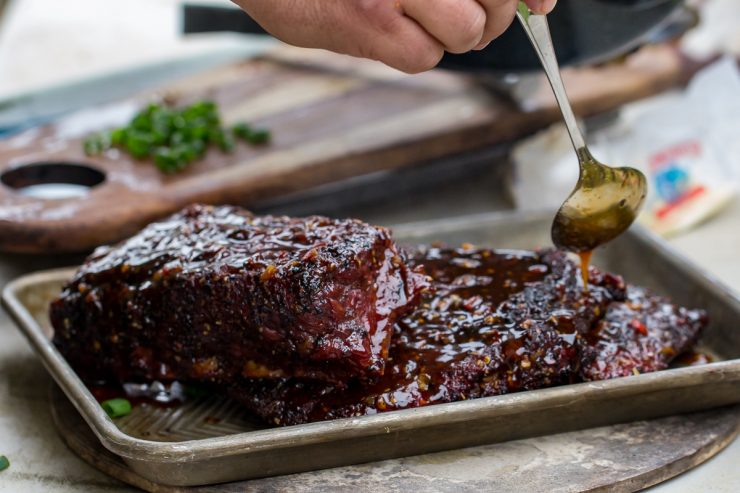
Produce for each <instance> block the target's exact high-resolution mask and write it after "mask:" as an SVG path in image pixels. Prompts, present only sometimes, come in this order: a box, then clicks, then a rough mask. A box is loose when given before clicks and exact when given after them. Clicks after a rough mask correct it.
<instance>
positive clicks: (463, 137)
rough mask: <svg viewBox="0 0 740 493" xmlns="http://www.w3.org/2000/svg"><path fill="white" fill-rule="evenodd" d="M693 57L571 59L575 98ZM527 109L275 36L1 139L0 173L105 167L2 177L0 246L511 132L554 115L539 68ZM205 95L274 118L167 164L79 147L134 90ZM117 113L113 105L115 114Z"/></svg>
mask: <svg viewBox="0 0 740 493" xmlns="http://www.w3.org/2000/svg"><path fill="white" fill-rule="evenodd" d="M693 70H694V68H693V67H692V65H691V64H690V63H688V62H687V61H686V60H684V59H683V58H682V57H681V55H680V54H679V53H678V52H676V51H675V50H674V49H673V47H671V46H669V45H663V46H653V47H647V48H644V49H643V50H641V51H640V52H638V53H637V54H635V55H633V56H632V57H630V58H628V59H627V60H625V61H623V62H621V63H618V64H613V65H608V66H604V67H600V68H585V69H572V70H568V71H566V72H565V75H564V78H565V82H566V84H567V86H568V89H569V91H570V94H571V97H572V99H573V102H574V106H575V109H576V111H577V112H578V113H580V114H581V115H591V114H595V113H599V112H604V111H607V110H611V109H613V108H616V107H618V106H619V105H621V104H624V103H625V102H628V101H632V100H635V99H638V98H642V97H645V96H649V95H651V94H655V93H657V92H660V91H662V90H664V89H665V88H667V87H670V86H672V85H675V84H679V83H682V82H684V81H685V80H687V78H688V76H689V75H690V74H691V73H692V72H693ZM532 94H533V96H532V98H530V100H529V103H528V105H527V108H526V109H520V108H518V107H517V106H516V105H514V104H513V103H512V102H510V101H509V100H507V99H506V98H504V97H501V96H497V95H496V94H494V92H493V91H490V90H487V89H486V88H485V87H484V85H482V84H480V83H479V81H478V80H476V79H474V78H472V76H466V75H460V74H453V73H448V72H443V71H432V72H429V73H425V74H422V75H418V76H408V75H405V74H401V73H399V72H396V71H393V70H391V69H388V68H385V67H383V66H381V65H379V64H375V63H373V62H368V61H362V60H356V59H351V58H349V57H343V56H339V55H331V54H327V53H325V52H319V51H309V50H298V49H289V48H282V49H279V50H277V51H275V52H274V53H272V54H270V55H269V56H266V57H263V58H260V59H255V60H249V61H244V62H241V63H236V64H232V65H228V66H224V67H221V68H218V69H215V70H211V71H208V72H205V73H201V74H198V75H196V76H193V77H190V78H187V79H184V80H181V81H179V82H177V83H174V84H170V85H169V86H167V87H164V88H161V89H159V90H156V91H152V92H151V93H147V94H143V95H139V96H137V97H135V98H132V99H130V100H127V101H123V102H120V103H118V104H117V105H112V106H109V107H106V108H100V109H90V110H87V111H86V112H84V113H83V114H80V115H72V116H71V117H68V118H65V119H64V120H62V121H60V122H58V123H55V124H53V125H48V126H45V127H41V128H36V129H32V130H30V131H27V132H25V133H23V134H20V135H17V136H15V137H13V138H11V139H8V140H5V141H1V142H0V175H2V174H3V173H5V172H6V171H8V170H10V169H15V168H19V167H24V166H27V165H29V164H33V163H80V164H83V165H85V166H89V167H92V168H94V169H97V170H99V171H101V172H102V173H104V174H105V179H104V181H103V182H102V183H101V184H99V185H97V186H95V187H93V188H91V189H90V191H89V193H87V194H86V195H84V196H82V197H75V198H66V199H56V200H49V199H40V198H36V197H31V196H28V195H25V194H23V193H20V192H19V190H16V189H13V188H11V187H9V186H6V185H0V250H3V251H13V252H32V253H52V252H74V251H85V250H88V249H91V248H92V247H94V246H96V245H99V244H102V243H106V242H112V241H115V240H118V239H121V238H123V237H126V236H128V235H131V234H133V233H134V232H135V231H137V230H138V229H140V228H141V227H142V226H143V225H145V224H146V223H148V222H150V221H152V220H154V219H157V218H159V217H162V216H163V215H166V214H169V213H171V212H173V211H175V210H177V209H179V208H181V207H183V206H184V205H186V204H188V203H192V202H207V203H234V204H242V205H247V206H248V205H249V204H252V203H254V202H255V201H257V200H265V199H271V198H275V197H279V196H282V195H285V194H289V193H292V192H296V191H301V190H306V189H309V188H312V187H315V186H318V185H322V184H326V183H330V182H335V181H338V180H342V179H346V178H349V177H355V176H358V175H363V174H367V173H370V172H375V171H378V170H386V169H397V168H402V167H407V166H413V165H417V164H420V163H424V162H428V161H430V160H434V159H440V158H445V157H449V156H455V155H459V154H460V153H463V152H467V151H471V150H475V149H481V148H484V147H486V146H492V145H495V144H501V143H505V142H511V141H513V140H515V139H517V138H520V137H522V136H524V135H527V134H530V133H532V132H534V131H536V130H538V129H540V128H543V127H545V126H547V125H548V124H550V123H552V122H554V121H556V120H557V119H558V118H559V115H558V112H557V111H556V108H555V106H554V102H553V100H552V97H551V96H550V94H549V89H547V86H546V84H545V82H544V79H543V78H541V79H539V80H538V81H537V82H536V84H535V86H534V92H533V93H532ZM164 96H166V97H167V98H168V99H172V100H174V101H176V102H178V103H183V104H184V103H187V102H191V101H194V100H198V99H203V98H209V99H212V100H215V101H216V102H217V103H219V104H220V105H221V108H222V113H223V116H224V119H225V121H226V123H230V122H235V121H239V120H246V121H249V122H252V123H255V124H258V125H260V126H264V127H267V128H269V129H271V130H272V133H273V142H272V143H271V144H270V145H268V146H264V147H250V146H247V145H245V144H240V145H239V146H238V148H237V149H236V151H235V152H233V153H230V154H224V153H222V152H220V151H218V150H210V151H209V152H208V153H207V155H206V157H205V158H204V159H203V160H202V161H200V162H198V163H196V164H194V165H192V166H191V167H189V168H188V169H187V170H186V171H184V172H182V173H179V174H177V175H174V176H168V175H163V174H161V173H160V172H159V171H158V170H157V169H155V167H154V166H152V164H151V163H149V162H138V161H136V160H133V159H132V158H130V157H129V156H128V155H126V154H122V153H119V152H117V151H115V150H114V151H110V152H108V153H107V154H106V155H104V156H101V157H94V158H89V157H87V156H85V155H84V153H83V150H82V145H81V140H82V139H83V138H84V137H85V135H86V134H87V133H88V132H89V131H90V130H91V129H95V128H101V127H102V128H105V127H107V126H110V125H111V121H113V120H115V118H113V119H111V117H110V115H111V114H115V115H119V117H120V116H121V115H124V116H125V115H126V114H127V112H128V113H130V112H132V111H133V110H135V109H136V108H137V107H138V106H139V105H141V104H144V103H145V102H146V101H150V100H152V99H156V98H158V97H164ZM119 120H120V118H119Z"/></svg>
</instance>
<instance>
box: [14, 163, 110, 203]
mask: <svg viewBox="0 0 740 493" xmlns="http://www.w3.org/2000/svg"><path fill="white" fill-rule="evenodd" d="M0 181H2V182H3V184H4V185H5V186H7V187H10V188H12V189H15V190H16V191H17V192H18V193H19V194H21V195H25V196H27V197H35V198H39V199H47V200H53V199H66V198H71V197H82V196H84V195H87V193H88V192H89V191H90V189H91V188H92V187H94V186H97V185H100V184H101V183H103V181H105V173H103V172H102V171H99V170H97V169H95V168H92V167H90V166H87V165H84V164H77V163H64V162H52V163H31V164H26V165H23V166H19V167H17V168H13V169H9V170H7V171H5V172H4V173H3V174H2V176H0Z"/></svg>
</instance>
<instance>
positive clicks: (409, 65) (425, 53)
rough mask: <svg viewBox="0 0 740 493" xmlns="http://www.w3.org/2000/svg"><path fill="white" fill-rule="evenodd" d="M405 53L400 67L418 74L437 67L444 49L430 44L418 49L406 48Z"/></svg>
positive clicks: (410, 72)
mask: <svg viewBox="0 0 740 493" xmlns="http://www.w3.org/2000/svg"><path fill="white" fill-rule="evenodd" d="M404 53H405V55H404V57H403V59H402V60H401V67H399V68H400V69H401V70H403V71H404V72H407V73H409V74H418V73H420V72H426V71H427V70H430V69H433V68H434V67H436V66H437V64H438V63H439V61H440V60H441V59H442V56H443V55H444V50H443V49H442V47H440V46H435V45H432V44H430V45H428V46H424V47H420V48H419V49H416V50H405V52H404Z"/></svg>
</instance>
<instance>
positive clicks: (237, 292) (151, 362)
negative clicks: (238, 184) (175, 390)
mask: <svg viewBox="0 0 740 493" xmlns="http://www.w3.org/2000/svg"><path fill="white" fill-rule="evenodd" d="M425 285H426V279H425V276H423V275H422V274H418V273H415V272H413V271H411V270H409V269H408V268H407V267H406V265H405V263H404V262H403V261H402V259H401V258H400V257H399V255H398V252H397V250H396V246H395V245H394V243H393V241H392V240H391V237H390V234H389V232H388V230H386V229H384V228H379V227H373V226H370V225H368V224H365V223H363V222H360V221H358V220H332V219H328V218H325V217H318V216H314V217H307V218H300V219H296V218H288V217H274V216H264V217H256V216H253V215H251V214H250V213H248V212H246V211H244V210H242V209H239V208H235V207H228V206H222V207H209V206H200V205H196V206H190V207H189V208H187V209H185V210H184V211H182V212H180V213H178V214H176V215H174V216H172V217H170V218H169V219H167V220H164V221H162V222H158V223H153V224H151V225H149V226H148V227H146V228H145V229H144V230H143V231H141V232H140V233H139V234H137V235H136V236H134V237H132V238H130V239H129V240H127V241H124V242H122V243H120V244H118V245H116V246H113V247H103V248H100V249H98V250H97V251H96V252H95V253H94V254H93V255H92V256H91V257H89V258H88V259H87V261H86V262H85V263H84V265H83V266H82V267H81V269H80V270H79V271H78V272H77V274H76V275H75V277H74V279H73V280H72V281H70V282H69V283H68V284H67V285H66V286H65V288H64V290H63V292H62V294H61V295H60V297H59V298H58V299H57V300H56V301H55V302H53V303H52V306H51V311H50V316H51V321H52V325H53V327H54V331H55V332H54V344H56V346H57V347H58V348H59V350H60V351H61V352H62V354H63V355H64V356H65V357H66V358H67V360H68V361H69V362H70V363H71V365H72V366H73V367H74V368H75V370H76V371H77V372H78V373H79V374H80V375H81V376H82V377H83V378H85V379H86V380H91V379H92V380H101V379H108V380H114V381H119V382H127V381H146V380H165V381H170V380H175V379H180V380H184V381H200V382H216V383H225V382H231V381H232V380H234V379H235V378H237V377H252V378H277V377H287V376H297V377H306V378H312V379H318V380H324V381H343V380H346V379H347V378H350V377H362V378H372V377H377V376H379V375H381V374H382V373H383V370H384V367H385V360H386V356H387V351H388V347H389V343H390V336H391V333H392V327H393V324H394V322H395V320H396V318H397V316H398V315H399V314H400V313H402V312H403V311H404V310H407V309H410V308H412V307H413V306H414V305H415V304H416V303H418V297H419V295H420V292H421V290H422V289H423V288H424V287H425Z"/></svg>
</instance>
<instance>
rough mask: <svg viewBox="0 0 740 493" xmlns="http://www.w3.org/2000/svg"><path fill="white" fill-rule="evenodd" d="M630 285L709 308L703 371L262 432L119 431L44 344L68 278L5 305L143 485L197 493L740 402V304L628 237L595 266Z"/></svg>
mask: <svg viewBox="0 0 740 493" xmlns="http://www.w3.org/2000/svg"><path fill="white" fill-rule="evenodd" d="M551 219H552V214H551V213H546V214H511V213H509V214H488V215H481V216H474V217H470V216H468V217H463V218H458V219H448V220H439V221H433V222H424V223H416V224H409V225H403V226H399V227H396V228H394V230H395V236H396V239H397V240H399V241H400V242H402V243H408V244H413V243H428V242H432V241H442V242H446V243H449V244H459V243H462V242H469V243H474V244H478V245H485V246H493V247H500V248H526V249H532V248H537V247H542V246H546V245H548V244H549V238H548V233H549V227H550V221H551ZM595 263H596V264H597V265H599V266H601V267H603V268H605V269H608V270H610V271H613V272H616V273H620V274H623V275H624V276H625V278H626V279H627V280H628V281H630V282H633V283H637V284H641V285H644V286H647V287H650V288H652V289H654V290H655V291H656V292H658V293H662V294H666V295H669V296H671V297H672V298H673V299H674V300H675V301H676V302H678V303H681V304H684V305H687V306H691V307H702V308H705V309H707V310H708V312H709V314H710V317H711V325H710V327H709V328H708V330H707V332H706V334H705V335H704V337H703V340H702V344H703V346H704V347H705V348H707V349H708V350H709V351H711V352H712V353H713V354H714V355H716V356H717V357H718V358H719V361H717V362H715V363H711V364H707V365H703V366H694V367H687V368H678V369H670V370H665V371H661V372H656V373H647V374H642V375H637V376H630V377H626V378H619V379H614V380H608V381H602V382H593V383H581V384H575V385H567V386H562V387H555V388H549V389H542V390H533V391H528V392H521V393H517V394H510V395H502V396H497V397H488V398H483V399H475V400H470V401H464V402H456V403H451V404H441V405H435V406H429V407H424V408H418V409H409V410H403V411H394V412H388V413H384V414H379V415H375V416H366V417H360V418H348V419H339V420H334V421H327V422H321V423H312V424H307V425H300V426H290V427H285V428H263V427H261V426H260V425H259V424H257V423H256V422H254V421H252V420H250V419H249V418H248V417H247V416H246V414H245V413H243V412H241V409H239V407H238V406H236V405H235V404H234V403H233V402H230V401H228V400H226V399H224V398H220V397H213V396H211V397H206V398H202V399H200V400H196V401H192V402H187V403H185V404H183V405H182V406H179V407H176V408H164V409H163V408H158V407H153V406H146V405H142V406H137V407H135V409H134V412H133V413H132V414H131V415H129V416H127V417H125V418H121V419H119V420H111V419H110V418H108V416H107V415H106V414H105V413H104V412H103V410H102V409H101V407H100V405H99V404H98V403H97V402H96V400H95V399H94V398H93V396H92V395H91V394H90V392H89V391H88V389H87V388H86V387H85V386H84V384H83V383H82V382H81V381H80V379H79V378H78V377H77V375H76V374H75V373H74V371H73V370H72V369H71V368H70V367H69V365H68V364H67V362H66V361H65V360H64V358H63V357H62V356H61V355H60V354H59V353H58V352H57V350H56V349H55V348H54V346H53V345H52V344H51V343H50V340H49V338H50V334H51V329H50V326H49V322H48V318H47V307H48V303H49V301H50V300H51V298H52V297H53V296H55V295H56V294H57V293H58V292H59V289H60V287H61V284H62V283H63V282H64V281H65V280H66V279H68V278H69V277H70V276H71V275H72V272H73V270H71V269H65V270H54V271H46V272H40V273H36V274H31V275H28V276H24V277H22V278H19V279H17V280H15V281H13V282H11V283H10V284H8V285H7V286H6V288H5V289H4V291H3V302H4V305H5V307H6V309H7V310H8V312H9V313H10V314H11V315H12V317H13V318H14V319H15V321H16V322H17V324H18V326H19V327H20V329H21V331H22V332H23V334H24V335H25V336H26V337H27V338H28V340H29V341H30V343H31V345H32V346H33V348H34V349H35V350H36V352H37V353H38V354H39V356H40V357H41V359H42V361H43V363H44V365H45V366H46V367H47V369H48V370H49V372H50V373H51V374H52V376H53V377H54V379H55V380H56V381H57V383H58V384H59V385H60V387H61V388H62V390H63V391H64V392H65V394H66V395H67V397H68V398H69V399H70V401H71V402H72V403H73V404H74V405H75V407H76V408H77V410H78V411H79V412H80V414H81V415H82V416H83V418H84V419H85V421H86V422H87V423H88V424H89V425H90V427H91V428H92V430H93V431H94V432H95V434H96V435H97V436H98V438H99V439H100V441H101V442H102V444H103V445H104V446H105V447H106V448H107V449H108V450H110V451H111V452H113V453H114V454H116V455H119V456H120V457H122V458H123V460H124V461H125V462H126V463H127V464H128V465H129V466H130V467H131V468H132V469H133V470H134V471H135V472H136V473H138V474H139V475H141V476H143V477H144V478H146V479H148V480H150V481H153V482H156V483H160V484H168V485H181V486H185V485H201V484H210V483H218V482H226V481H234V480H240V479H248V478H255V477H264V476H271V475H278V474H286V473H294V472H300V471H307V470H312V469H320V468H326V467H334V466H340V465H347V464H355V463H361V462H369V461H375V460H380V459H388V458H394V457H402V456H408V455H414V454H421V453H426V452H434V451H440V450H446V449H454V448H461V447H468V446H474V445H480V444H484V443H493V442H500V441H506V440H512V439H518V438H523V437H529V436H536V435H542V434H548V433H558V432H563V431H567V430H575V429H581V428H588V427H594V426H602V425H607V424H612V423H619V422H626V421H632V420H638V419H646V418H652V417H657V416H662V415H669V414H676V413H683V412H690V411H696V410H701V409H706V408H711V407H716V406H722V405H726V404H731V403H737V402H740V330H738V326H740V299H739V298H738V296H737V295H735V294H734V293H733V292H732V291H730V290H729V289H728V288H727V287H725V286H723V285H722V284H721V283H720V282H718V281H717V280H716V279H713V278H712V277H711V276H710V275H708V274H707V273H705V272H702V271H700V270H699V269H698V268H697V267H695V266H693V265H691V263H690V262H688V261H687V260H686V259H684V258H683V257H681V256H679V255H677V254H676V253H674V252H672V251H671V250H670V249H669V248H668V247H667V246H666V244H665V243H664V242H662V241H661V240H659V239H657V238H655V237H653V236H652V235H650V234H649V233H647V232H646V231H644V230H642V229H640V228H633V229H631V230H630V231H629V232H628V233H627V234H625V235H623V236H622V237H621V238H619V239H618V240H617V241H615V242H613V243H612V244H610V245H609V246H607V247H606V248H603V249H600V250H599V251H598V252H597V254H596V255H595Z"/></svg>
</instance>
